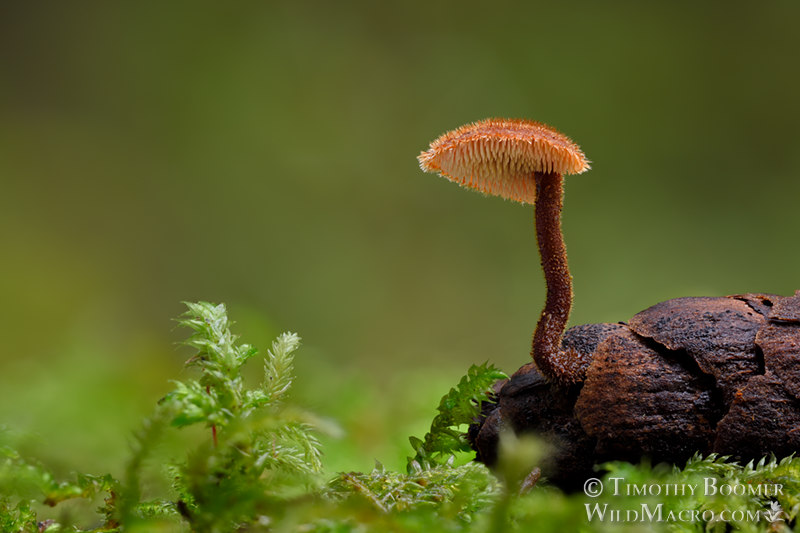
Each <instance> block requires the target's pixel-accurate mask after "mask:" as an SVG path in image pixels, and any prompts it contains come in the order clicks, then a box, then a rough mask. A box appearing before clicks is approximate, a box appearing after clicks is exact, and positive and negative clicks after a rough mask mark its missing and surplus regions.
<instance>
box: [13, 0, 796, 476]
mask: <svg viewBox="0 0 800 533" xmlns="http://www.w3.org/2000/svg"><path fill="white" fill-rule="evenodd" d="M799 19H800V4H798V3H795V2H788V1H787V2H769V3H764V4H753V3H745V2H725V3H718V2H707V3H706V2H669V3H666V2H664V3H651V2H647V3H645V2H588V1H587V2H561V3H556V2H507V1H499V2H494V3H491V4H490V3H487V2H458V3H435V2H402V3H388V2H367V1H361V2H322V1H320V2H303V1H296V2H227V3H203V2H191V3H189V2H186V3H182V2H169V3H167V2H128V3H103V2H95V3H84V2H69V3H67V2H63V3H47V4H43V3H37V2H5V3H3V5H2V6H1V7H0V186H1V188H0V190H1V191H2V192H0V244H1V245H2V261H1V262H0V295H1V296H2V305H1V306H0V328H2V330H0V333H1V334H2V343H1V344H0V346H2V351H1V352H0V364H2V373H0V390H2V394H0V423H3V424H6V425H8V426H10V427H12V428H15V429H17V430H19V431H21V432H23V433H24V434H26V435H30V437H28V441H29V442H28V445H29V447H30V448H31V449H32V450H34V451H36V453H38V454H39V455H40V456H43V457H45V458H46V460H48V461H49V462H50V464H54V465H56V466H57V467H59V466H60V467H61V468H63V469H64V470H69V469H79V470H83V471H88V472H96V473H101V472H105V471H111V472H112V473H114V474H115V475H121V472H122V467H121V461H122V460H123V458H124V457H125V456H126V455H127V453H128V442H129V436H130V432H131V431H132V430H133V429H134V428H135V427H137V425H138V423H139V420H140V419H141V417H142V416H145V415H146V414H147V413H148V412H149V411H150V410H151V408H152V406H153V404H154V402H155V401H156V400H158V398H160V397H161V395H163V394H164V393H165V392H166V391H168V390H169V388H170V385H169V383H168V381H167V380H169V379H172V378H175V377H181V376H186V375H187V372H188V371H186V370H182V366H181V365H182V361H183V360H184V359H185V358H186V357H187V356H188V355H189V353H188V352H187V351H186V350H185V349H183V348H181V347H179V346H177V345H176V343H177V342H178V341H179V340H181V339H182V338H183V337H184V336H185V335H186V332H184V331H180V330H176V329H175V324H174V322H172V318H173V317H175V316H176V315H178V314H179V313H181V312H182V310H183V307H182V305H181V301H184V300H199V299H202V300H208V301H214V302H225V303H226V304H227V305H228V308H229V312H230V314H231V317H232V318H233V319H234V320H235V321H236V322H237V323H238V331H239V333H241V334H242V336H243V338H244V340H246V341H248V342H251V343H253V344H255V345H257V346H259V347H267V346H268V343H269V342H270V340H271V339H272V337H273V336H274V335H275V334H277V333H279V332H280V331H283V330H292V331H297V332H299V333H300V335H301V336H302V337H303V338H304V346H303V348H301V351H300V352H299V355H298V361H297V365H298V374H299V377H298V381H297V388H296V389H295V392H294V397H295V398H296V399H297V400H298V401H299V402H301V403H303V404H304V405H307V406H308V407H310V408H312V409H315V410H316V411H317V412H319V413H321V414H323V415H326V416H330V417H332V418H334V419H336V420H338V421H339V423H340V424H341V426H342V427H343V429H344V430H345V431H346V435H345V437H343V438H342V439H339V440H334V439H328V441H327V442H326V446H327V448H326V449H327V450H328V452H327V456H326V458H325V460H326V464H327V465H328V468H330V469H331V470H339V469H358V470H364V469H369V468H371V466H372V461H373V459H380V460H382V461H384V462H385V463H386V464H388V465H392V466H395V465H400V464H401V462H402V458H403V456H404V455H405V454H407V453H409V452H410V450H409V449H407V443H406V441H405V437H406V436H407V435H408V434H409V433H412V432H416V433H422V432H424V430H425V427H426V425H427V424H428V423H429V420H430V418H431V417H432V415H433V414H434V408H435V405H436V401H437V400H438V398H439V397H440V396H441V395H442V394H444V392H446V390H447V388H449V386H451V385H452V384H454V382H455V380H457V378H458V377H459V376H460V375H461V374H462V373H463V372H464V371H465V370H466V369H467V367H468V366H469V365H470V364H472V363H479V362H483V361H485V360H491V361H493V362H495V363H496V364H497V365H498V366H500V367H501V368H504V369H505V370H506V371H513V370H514V369H516V368H517V367H518V366H520V365H521V364H522V363H525V362H526V361H527V360H528V358H529V356H528V352H529V348H530V347H529V344H530V335H531V333H532V331H533V327H534V325H535V322H536V319H537V318H538V313H539V311H540V308H541V305H542V301H543V297H544V285H543V280H542V275H541V272H540V269H539V261H538V256H537V252H536V247H535V241H534V230H533V225H532V219H533V215H532V209H531V208H529V207H522V206H519V205H516V204H511V203H508V202H504V201H502V200H499V199H496V198H484V197H481V196H480V195H478V194H475V193H471V192H467V191H464V190H459V189H458V188H457V187H455V186H454V185H452V184H450V183H448V182H446V181H445V180H443V179H441V178H438V177H435V176H432V175H427V174H423V173H422V172H421V171H420V170H419V168H418V166H417V161H416V159H415V156H416V155H417V154H418V153H419V152H420V151H421V150H423V149H425V148H426V147H427V144H428V143H429V142H430V141H431V140H433V139H434V138H435V137H437V136H438V135H440V134H441V133H443V132H444V131H446V130H449V129H452V128H455V127H457V126H459V125H462V124H464V123H467V122H470V121H474V120H478V119H483V118H486V117H492V116H508V117H524V118H531V119H535V120H540V121H543V122H547V123H549V124H552V125H554V126H555V127H557V128H558V129H560V130H561V131H563V132H564V133H566V134H567V135H569V136H571V137H572V138H573V139H574V140H575V141H576V142H577V143H578V144H579V145H580V146H581V147H582V148H583V149H584V151H585V152H586V154H587V155H588V157H589V158H590V159H591V160H592V162H593V169H592V171H591V172H589V173H587V174H584V175H582V176H577V177H570V178H568V179H567V191H566V198H565V208H564V230H565V233H566V239H567V243H568V246H569V253H570V262H571V265H572V272H573V276H574V279H575V293H576V297H575V307H574V311H573V315H572V320H571V323H572V324H579V323H586V322H605V321H610V322H613V321H620V320H627V319H628V318H630V317H631V316H632V315H633V314H635V313H636V312H638V311H640V310H642V309H644V308H646V307H649V306H650V305H653V304H654V303H656V302H658V301H661V300H665V299H669V298H674V297H678V296H688V295H724V294H731V293H739V292H747V291H765V292H774V293H780V294H791V293H792V292H793V291H794V290H795V289H798V288H800V271H798V265H800V247H799V246H798V237H797V231H798V211H797V210H798V199H800V179H798V178H800V170H798V166H797V163H796V161H795V156H796V154H797V151H798V146H800V128H798V127H797V125H798V123H800V104H798V97H797V90H798V86H800V69H798V68H797V60H798V57H799V55H798V52H800V33H799V32H797V29H796V28H797V23H798V20H799ZM254 366H258V365H254ZM255 370H256V371H257V370H258V369H255ZM202 437H204V438H207V437H208V436H207V435H202Z"/></svg>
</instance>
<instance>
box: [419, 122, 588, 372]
mask: <svg viewBox="0 0 800 533" xmlns="http://www.w3.org/2000/svg"><path fill="white" fill-rule="evenodd" d="M418 159H419V163H420V167H421V168H422V170H424V171H425V172H438V173H439V174H441V175H442V176H443V177H445V178H447V179H448V180H450V181H454V182H456V183H458V184H459V185H461V186H463V187H467V188H471V189H477V190H479V191H481V192H483V193H486V194H491V195H495V196H500V197H502V198H506V199H508V200H513V201H516V202H520V203H523V204H534V206H535V218H536V237H537V240H538V244H539V253H540V255H541V259H542V268H543V269H544V276H545V281H546V283H547V298H546V301H545V306H544V310H543V311H542V314H541V317H540V318H539V323H538V324H537V326H536V331H535V333H534V335H533V349H532V355H533V359H534V361H535V362H536V365H537V366H538V367H539V370H540V371H541V372H542V373H543V374H544V375H545V376H547V377H548V378H550V379H551V380H556V381H558V382H561V383H574V382H576V381H579V380H580V379H582V377H583V372H585V366H586V365H585V362H583V361H582V360H581V357H580V355H579V353H578V352H577V351H574V350H570V349H569V348H565V349H562V348H561V338H562V335H563V333H564V328H565V326H566V324H567V320H568V319H569V313H570V308H571V307H572V277H571V276H570V273H569V267H568V265H567V252H566V247H565V246H564V237H563V235H562V234H561V205H562V198H563V194H564V192H563V176H564V175H565V174H580V173H582V172H585V171H587V170H588V169H589V162H588V161H587V159H586V157H585V156H584V154H583V152H582V151H581V149H580V148H579V147H578V146H577V145H576V144H575V143H573V142H572V141H571V140H570V139H569V138H567V137H566V136H564V135H562V134H561V133H559V132H558V131H556V130H554V129H553V128H551V127H549V126H546V125H544V124H541V123H539V122H534V121H530V120H508V119H488V120H483V121H480V122H475V123H473V124H469V125H466V126H462V127H461V128H458V129H456V130H453V131H450V132H448V133H445V134H444V135H442V136H441V137H439V138H438V139H436V140H435V141H433V142H432V143H431V145H430V149H429V150H427V151H425V152H422V153H421V154H420V155H419V157H418Z"/></svg>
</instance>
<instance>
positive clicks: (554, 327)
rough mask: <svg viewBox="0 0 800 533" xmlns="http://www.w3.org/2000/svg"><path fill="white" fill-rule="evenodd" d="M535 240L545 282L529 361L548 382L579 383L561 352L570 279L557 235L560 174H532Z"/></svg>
mask: <svg viewBox="0 0 800 533" xmlns="http://www.w3.org/2000/svg"><path fill="white" fill-rule="evenodd" d="M535 178H536V207H535V210H536V215H535V217H536V239H537V241H538V244H539V254H540V255H541V260H542V269H543V270H544V279H545V282H546V283H547V299H546V301H545V306H544V310H542V314H541V316H540V317H539V323H538V324H537V325H536V331H535V332H534V334H533V350H532V353H531V355H533V360H534V361H535V362H536V366H538V367H539V370H540V371H541V372H542V373H543V374H544V375H545V376H546V377H547V378H548V379H550V380H555V381H558V382H560V383H574V382H575V381H578V380H579V375H578V374H579V370H578V361H577V358H576V357H575V354H573V353H571V352H564V351H562V350H561V337H562V335H563V334H564V328H565V327H566V325H567V320H568V319H569V312H570V309H571V308H572V276H570V273H569V266H568V265H567V249H566V246H565V245H564V236H563V235H562V233H561V206H562V200H563V196H564V187H563V183H564V178H563V177H562V176H561V174H556V173H550V174H544V173H539V172H537V173H535Z"/></svg>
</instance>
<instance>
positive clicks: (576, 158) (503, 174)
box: [417, 119, 589, 204]
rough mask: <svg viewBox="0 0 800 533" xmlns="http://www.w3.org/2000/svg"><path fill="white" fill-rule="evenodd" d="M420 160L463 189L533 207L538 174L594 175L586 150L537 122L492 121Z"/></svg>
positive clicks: (464, 130) (436, 144)
mask: <svg viewBox="0 0 800 533" xmlns="http://www.w3.org/2000/svg"><path fill="white" fill-rule="evenodd" d="M417 159H418V160H419V166H420V168H422V170H424V171H425V172H438V173H439V174H441V175H442V176H443V177H445V178H447V179H449V180H450V181H453V182H455V183H458V184H459V185H461V186H462V187H468V188H471V189H477V190H479V191H481V192H483V193H486V194H491V195H494V196H500V197H502V198H506V199H508V200H514V201H516V202H522V203H528V204H532V203H533V202H534V201H535V200H536V183H535V180H534V176H533V173H534V172H542V173H558V174H580V173H582V172H585V171H587V170H589V161H588V160H587V159H586V156H585V155H584V154H583V152H582V151H581V149H580V148H579V147H578V145H576V144H575V143H574V142H572V141H571V140H570V139H569V138H568V137H566V136H565V135H563V134H561V133H560V132H558V131H557V130H555V129H553V128H551V127H549V126H547V125H545V124H542V123H540V122H534V121H532V120H520V119H487V120H482V121H480V122H475V123H472V124H468V125H466V126H462V127H460V128H458V129H455V130H453V131H450V132H447V133H445V134H444V135H442V136H441V137H439V138H438V139H436V140H435V141H433V142H432V143H431V147H430V149H429V150H427V151H426V152H422V153H421V154H420V155H419V156H418V157H417Z"/></svg>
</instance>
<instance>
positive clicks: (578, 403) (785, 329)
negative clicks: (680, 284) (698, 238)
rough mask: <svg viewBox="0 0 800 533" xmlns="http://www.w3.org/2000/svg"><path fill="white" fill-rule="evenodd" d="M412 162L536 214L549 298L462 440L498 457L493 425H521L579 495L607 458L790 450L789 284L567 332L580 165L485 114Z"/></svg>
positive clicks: (559, 143)
mask: <svg viewBox="0 0 800 533" xmlns="http://www.w3.org/2000/svg"><path fill="white" fill-rule="evenodd" d="M419 161H420V165H421V167H422V168H423V170H426V171H434V172H438V173H440V174H441V175H442V176H444V177H446V178H447V179H449V180H451V181H455V182H456V183H459V184H461V185H463V186H465V187H470V188H473V189H478V190H480V191H483V192H484V193H488V194H494V195H497V196H502V197H503V198H508V199H510V200H515V201H518V202H522V203H528V204H530V203H532V204H534V205H535V209H536V235H537V238H538V241H539V252H540V253H541V256H542V266H543V268H544V274H545V279H546V281H547V299H546V303H545V308H544V311H542V315H541V318H540V319H539V323H538V325H537V327H536V332H535V333H534V338H533V360H534V361H533V362H532V363H527V364H525V365H524V366H522V367H521V368H520V369H519V370H517V371H516V372H515V373H514V374H513V375H512V376H511V377H510V378H509V379H508V380H504V381H501V382H498V383H496V384H495V385H494V390H495V393H496V394H495V395H494V397H493V398H491V399H488V400H487V401H485V402H483V403H482V405H481V416H480V419H479V420H476V422H475V423H474V424H472V425H471V426H470V429H469V433H468V439H469V441H470V444H471V445H472V447H473V448H474V449H475V451H476V452H477V457H476V458H477V459H478V460H479V461H482V462H484V463H486V464H488V465H490V466H491V465H492V464H493V463H495V462H496V460H497V448H498V442H499V435H500V433H501V432H502V431H503V428H510V429H512V430H513V431H515V432H517V433H526V432H532V433H536V434H537V435H538V436H540V437H542V438H544V439H545V440H547V441H548V442H549V443H550V444H551V445H552V449H553V453H552V455H551V456H549V457H548V458H547V459H546V460H545V461H544V462H543V463H542V464H541V465H540V466H541V473H542V474H543V475H544V476H545V477H546V478H548V479H549V480H550V482H552V483H554V484H555V485H557V486H559V487H561V488H563V489H566V490H579V489H580V487H581V486H582V485H583V483H584V481H585V480H586V479H587V478H589V477H592V476H594V475H596V474H595V471H594V465H596V464H598V463H603V462H607V461H613V460H623V461H634V462H635V461H638V460H640V459H641V458H643V457H647V458H649V459H650V460H651V461H652V462H654V463H657V462H669V463H676V464H680V463H683V462H685V461H686V460H688V459H689V458H690V457H692V456H693V455H694V454H695V453H698V452H699V453H701V454H710V453H716V454H721V455H728V456H731V457H733V458H735V459H736V460H740V461H745V462H746V461H750V460H754V459H755V460H758V459H760V458H762V457H764V456H765V455H767V454H770V453H771V454H775V455H776V456H780V457H784V456H787V455H790V454H796V453H798V452H800V385H798V383H800V291H798V292H797V293H796V294H795V295H794V296H788V297H783V296H777V295H774V294H761V293H748V294H739V295H733V296H725V297H716V298H705V297H695V298H676V299H673V300H668V301H666V302H661V303H658V304H656V305H654V306H652V307H650V308H648V309H646V310H644V311H642V312H640V313H638V314H637V315H635V316H634V317H633V318H632V319H631V320H629V321H628V322H627V323H624V322H618V323H613V324H612V323H606V324H582V325H579V326H574V327H572V328H570V329H569V330H568V331H566V332H564V326H565V325H566V322H567V319H568V317H569V311H570V306H571V304H572V283H571V279H570V275H569V271H568V270H567V256H566V252H565V248H564V242H563V239H562V236H561V228H560V225H561V224H560V211H561V200H562V176H563V175H564V174H577V173H580V172H583V171H585V170H587V169H588V168H589V166H588V163H587V161H586V158H585V157H584V155H583V153H582V152H581V151H580V149H579V148H578V147H577V146H575V144H573V143H572V141H570V140H569V139H567V138H566V137H564V136H563V135H561V134H560V133H558V132H556V131H554V130H552V129H550V128H549V127H547V126H544V125H542V124H539V123H537V122H529V121H524V120H485V121H483V122H477V123H475V124H471V125H468V126H464V127H463V128H459V129H457V130H454V131H452V132H450V133H447V134H445V135H444V136H442V137H440V138H439V139H437V140H435V141H434V142H433V143H432V144H431V148H430V150H428V151H427V152H423V153H422V154H421V155H420V156H419Z"/></svg>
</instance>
